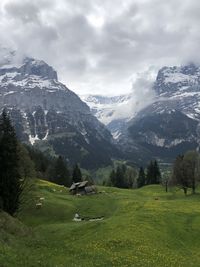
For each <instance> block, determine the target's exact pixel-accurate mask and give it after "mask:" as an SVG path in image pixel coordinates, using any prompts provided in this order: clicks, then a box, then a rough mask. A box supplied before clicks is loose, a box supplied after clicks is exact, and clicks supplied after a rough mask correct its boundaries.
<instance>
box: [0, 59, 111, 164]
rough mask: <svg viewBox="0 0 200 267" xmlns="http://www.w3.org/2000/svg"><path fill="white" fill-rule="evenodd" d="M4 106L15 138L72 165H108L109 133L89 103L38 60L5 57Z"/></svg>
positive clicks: (0, 104) (0, 88) (0, 94)
mask: <svg viewBox="0 0 200 267" xmlns="http://www.w3.org/2000/svg"><path fill="white" fill-rule="evenodd" d="M5 107H6V108H7V110H8V112H9V113H10V116H11V119H12V121H13V123H14V125H15V128H16V132H17V135H18V137H19V138H20V139H21V140H22V141H25V142H27V143H28V142H29V143H31V144H35V145H36V146H38V147H39V148H41V149H43V150H46V151H48V152H50V153H52V154H57V155H59V154H60V155H63V156H64V157H65V158H67V159H68V160H69V161H71V162H72V163H74V162H80V163H81V165H82V166H83V167H86V168H87V167H88V168H95V167H97V166H101V165H106V164H109V163H110V157H111V156H112V155H113V151H115V152H116V150H115V147H114V146H113V144H112V136H111V134H110V133H109V131H108V130H107V129H106V128H105V126H104V125H103V124H102V123H100V122H99V121H98V120H97V119H96V118H95V117H94V116H93V115H92V114H91V112H90V109H89V107H88V106H87V105H86V104H85V103H84V102H83V101H81V99H80V98H79V97H78V96H77V95H76V94H75V93H73V92H72V91H70V90H69V89H68V88H67V87H66V86H65V85H64V84H62V83H60V82H59V81H58V78H57V73H56V71H55V70H54V69H53V68H52V67H51V66H49V65H48V64H46V63H45V62H44V61H41V60H35V59H32V58H25V59H24V60H23V62H22V63H21V64H18V65H17V64H14V65H12V64H11V60H10V59H9V60H8V61H7V62H4V65H3V66H1V67H0V109H3V108H5Z"/></svg>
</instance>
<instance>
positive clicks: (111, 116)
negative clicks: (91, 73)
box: [80, 94, 132, 139]
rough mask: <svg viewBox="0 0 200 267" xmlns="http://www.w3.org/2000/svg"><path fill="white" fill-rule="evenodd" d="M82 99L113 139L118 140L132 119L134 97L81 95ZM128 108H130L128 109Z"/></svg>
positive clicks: (129, 95) (127, 95)
mask: <svg viewBox="0 0 200 267" xmlns="http://www.w3.org/2000/svg"><path fill="white" fill-rule="evenodd" d="M80 97H81V99H82V100H83V101H84V102H85V103H86V104H87V105H88V106H89V107H90V109H91V112H92V114H93V115H94V116H96V117H97V119H98V120H99V121H101V122H102V123H103V124H105V125H106V127H107V129H108V130H109V131H110V132H111V133H112V135H113V137H114V138H115V139H117V138H118V137H119V135H120V134H121V132H122V129H123V128H124V126H125V124H126V122H127V121H128V120H129V119H130V113H131V101H132V95H131V94H126V95H119V96H111V97H109V96H101V95H81V96H80ZM127 106H129V107H130V108H129V109H127ZM125 107H126V108H125Z"/></svg>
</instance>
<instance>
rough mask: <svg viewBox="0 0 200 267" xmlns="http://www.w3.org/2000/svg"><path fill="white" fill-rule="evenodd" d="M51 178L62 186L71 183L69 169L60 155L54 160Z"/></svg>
mask: <svg viewBox="0 0 200 267" xmlns="http://www.w3.org/2000/svg"><path fill="white" fill-rule="evenodd" d="M52 178H53V182H55V183H56V184H59V185H64V186H70V185H71V180H70V174H69V170H68V168H67V165H66V163H65V162H64V160H63V158H62V157H61V156H59V157H58V158H57V160H56V162H55V166H54V170H53V177H52Z"/></svg>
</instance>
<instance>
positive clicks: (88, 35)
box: [0, 0, 200, 97]
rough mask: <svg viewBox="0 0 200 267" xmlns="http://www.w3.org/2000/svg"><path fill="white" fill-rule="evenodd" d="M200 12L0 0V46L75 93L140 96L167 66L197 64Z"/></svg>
mask: <svg viewBox="0 0 200 267" xmlns="http://www.w3.org/2000/svg"><path fill="white" fill-rule="evenodd" d="M199 14H200V1H199V0H167V1H166V0H123V1H121V0H56V1H55V0H23V1H22V0H0V45H1V47H6V48H9V49H13V50H17V52H18V55H19V58H20V57H22V56H31V57H35V58H38V59H42V60H44V61H46V62H47V63H48V64H50V65H51V66H53V67H54V68H55V69H56V70H57V72H58V77H59V80H60V81H62V82H64V83H65V84H66V85H67V87H68V88H70V89H72V90H73V91H75V92H76V93H78V94H103V95H119V94H125V93H127V92H130V91H132V92H133V93H134V94H137V93H138V92H139V91H141V90H143V88H144V84H150V82H151V80H152V79H155V75H156V72H157V71H158V69H159V68H160V67H162V66H165V65H170V66H171V65H182V64H187V63H189V62H194V63H196V64H199V63H200V53H199V47H200V30H199V27H200V15H199ZM0 56H1V53H0ZM141 77H143V78H142V79H141ZM145 79H146V80H147V81H146V82H145ZM141 81H142V86H141V87H140V84H141ZM149 86H150V85H149ZM144 90H146V89H144ZM140 95H141V96H142V97H143V93H140Z"/></svg>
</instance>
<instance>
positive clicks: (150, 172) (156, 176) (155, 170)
mask: <svg viewBox="0 0 200 267" xmlns="http://www.w3.org/2000/svg"><path fill="white" fill-rule="evenodd" d="M160 180H161V173H160V169H159V166H158V163H157V161H156V160H155V161H150V163H149V165H148V166H147V176H146V184H148V185H149V184H159V183H160Z"/></svg>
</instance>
